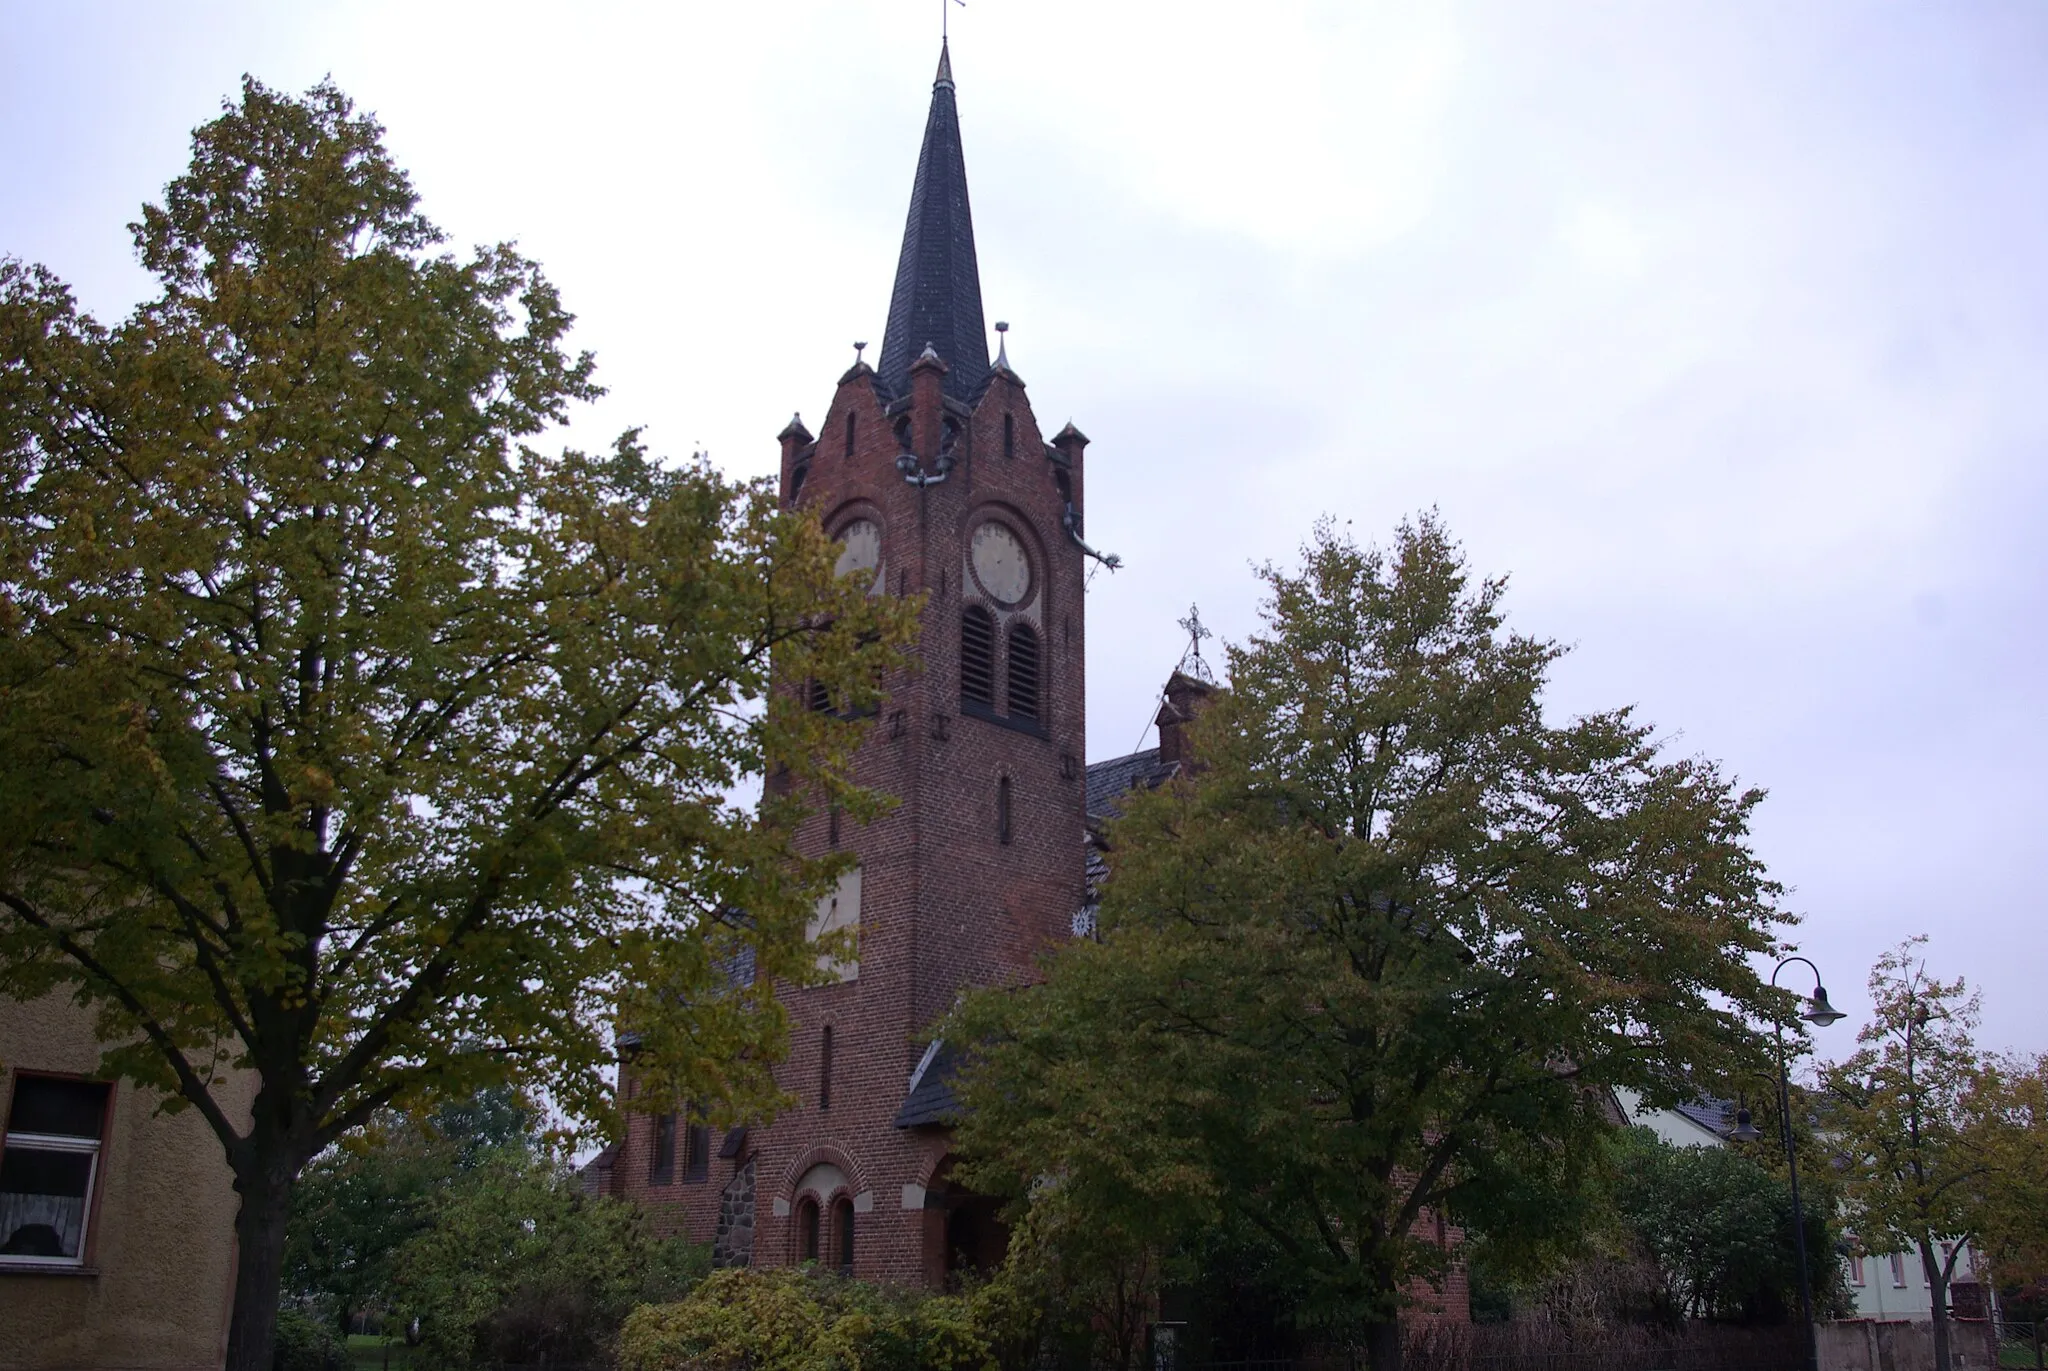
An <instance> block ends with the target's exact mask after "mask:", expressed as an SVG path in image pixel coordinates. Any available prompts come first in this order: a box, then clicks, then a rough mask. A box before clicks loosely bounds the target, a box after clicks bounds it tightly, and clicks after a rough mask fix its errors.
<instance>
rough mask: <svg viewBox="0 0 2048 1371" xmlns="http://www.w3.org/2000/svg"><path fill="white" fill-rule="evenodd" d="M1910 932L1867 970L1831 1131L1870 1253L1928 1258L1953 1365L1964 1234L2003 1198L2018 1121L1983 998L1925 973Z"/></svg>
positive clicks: (1832, 1102)
mask: <svg viewBox="0 0 2048 1371" xmlns="http://www.w3.org/2000/svg"><path fill="white" fill-rule="evenodd" d="M1926 941H1927V940H1926V938H1925V937H1917V938H1909V939H1907V940H1906V941H1905V942H1903V943H1901V944H1900V945H1899V946H1898V947H1896V948H1894V949H1892V950H1891V951H1890V952H1887V953H1886V954H1885V955H1884V956H1882V957H1880V958H1879V959H1878V961H1877V965H1876V966H1874V967H1873V968H1871V972H1870V998H1871V1002H1872V1005H1873V1016H1872V1018H1871V1021H1870V1022H1869V1023H1868V1024H1866V1025H1864V1027H1863V1030H1862V1031H1861V1032H1860V1033H1858V1034H1857V1035H1856V1040H1857V1042H1859V1043H1861V1044H1862V1046H1861V1047H1860V1048H1859V1049H1858V1050H1857V1051H1856V1052H1855V1053H1854V1054H1853V1055H1851V1056H1850V1057H1849V1058H1847V1059H1846V1060H1844V1061H1842V1062H1839V1063H1836V1064H1834V1065H1832V1066H1829V1067H1828V1068H1826V1070H1825V1072H1824V1073H1823V1077H1822V1080H1823V1083H1824V1086H1825V1089H1826V1094H1827V1098H1826V1115H1825V1122H1826V1132H1827V1135H1828V1137H1829V1140H1830V1141H1831V1142H1832V1143H1833V1144H1834V1146H1835V1147H1836V1149H1837V1150H1838V1152H1839V1154H1840V1162H1839V1173H1840V1178H1841V1188H1842V1198H1843V1201H1844V1204H1845V1207H1846V1214H1847V1218H1848V1221H1849V1224H1850V1226H1851V1227H1852V1228H1853V1229H1854V1230H1855V1233H1856V1235H1857V1238H1858V1239H1859V1241H1860V1242H1861V1243H1862V1245H1863V1248H1864V1250H1866V1251H1870V1252H1898V1251H1906V1252H1911V1253H1913V1254H1915V1255H1916V1256H1917V1257H1918V1258H1919V1259H1920V1267H1921V1271H1922V1272H1923V1273H1924V1275H1925V1277H1926V1280H1927V1288H1928V1290H1929V1292H1930V1294H1931V1295H1932V1299H1933V1310H1934V1312H1933V1324H1934V1352H1935V1362H1936V1365H1937V1367H1938V1371H1948V1368H1949V1366H1950V1355H1949V1320H1948V1292H1949V1284H1950V1282H1951V1281H1952V1280H1953V1279H1954V1277H1955V1274H1956V1262H1957V1261H1958V1260H1959V1259H1960V1257H1961V1255H1962V1252H1963V1250H1964V1246H1963V1245H1964V1244H1965V1243H1972V1242H1975V1241H1976V1240H1977V1238H1978V1237H1979V1235H1980V1234H1982V1233H1983V1232H1984V1230H1985V1228H1986V1226H1987V1221H1989V1220H1992V1219H1993V1216H1994V1214H1995V1213H1996V1210H1997V1208H1998V1205H1999V1203H2000V1188H2001V1182H2002V1180H2003V1169H2004V1167H2005V1166H2006V1165H2007V1164H2008V1162H2009V1160H2010V1159H2011V1158H2012V1157H2013V1156H2014V1155H2015V1154H2014V1150H2013V1148H2012V1147H2011V1145H2010V1142H2009V1135H2010V1129H2011V1128H2012V1126H2013V1125H2014V1124H2015V1123H2024V1122H2025V1121H2026V1119H2025V1117H2020V1118H2016V1117H2014V1115H2013V1114H2012V1113H2009V1112H2007V1110H2006V1109H2004V1108H2002V1106H2003V1105H2004V1104H2005V1101H2003V1100H2002V1099H2001V1091H2000V1087H1999V1083H1998V1080H1997V1079H1996V1078H1995V1077H1990V1076H1987V1074H1986V1070H1985V1066H1986V1064H1985V1062H1984V1060H1983V1058H1982V1057H1981V1056H1980V1054H1979V1053H1978V1051H1977V1046H1976V1042H1975V1040H1974V1038H1973V1035H1972V1030H1973V1029H1974V1028H1975V1027H1976V1022H1977V1011H1978V1003H1979V1001H1978V997H1977V996H1976V995H1974V994H1970V993H1968V992H1967V988H1966V987H1965V986H1964V984H1963V982H1962V981H1961V980H1953V981H1943V980H1939V979H1936V978H1935V977H1932V976H1929V975H1928V974H1927V966H1926V963H1925V961H1924V960H1923V959H1922V957H1921V955H1920V951H1919V948H1920V946H1921V945H1922V944H1924V943H1925V942H1926Z"/></svg>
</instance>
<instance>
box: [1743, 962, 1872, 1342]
mask: <svg viewBox="0 0 2048 1371" xmlns="http://www.w3.org/2000/svg"><path fill="white" fill-rule="evenodd" d="M1794 962H1804V963H1805V964H1806V969H1807V970H1809V971H1811V972H1812V973H1813V995H1812V997H1811V998H1810V999H1808V1000H1807V1002H1806V1008H1805V1009H1804V1010H1803V1011H1801V1013H1800V1015H1799V1017H1800V1018H1802V1019H1804V1020H1806V1021H1807V1022H1808V1023H1810V1024H1812V1025H1813V1026H1814V1027H1816V1028H1826V1027H1827V1026H1828V1025H1829V1024H1831V1023H1834V1022H1835V1021H1836V1020H1838V1019H1841V1018H1843V1017H1845V1016H1844V1015H1843V1013H1842V1011H1841V1010H1839V1009H1837V1008H1835V1007H1834V1006H1833V1005H1831V1004H1829V1003H1828V990H1827V987H1826V986H1824V985H1822V984H1821V983H1820V968H1819V967H1817V966H1815V965H1814V964H1813V963H1812V962H1810V961H1807V960H1806V958H1804V957H1787V958H1785V960H1783V961H1781V962H1779V963H1778V965H1777V968H1776V970H1773V971H1772V972H1771V986H1772V988H1773V989H1776V988H1777V984H1778V972H1780V971H1783V970H1784V969H1785V968H1786V967H1788V966H1790V965H1792V963H1794ZM1771 1029H1772V1031H1773V1032H1775V1033H1776V1034H1777V1037H1778V1131H1779V1132H1780V1134H1782V1135H1783V1137H1784V1140H1785V1167H1786V1171H1787V1172H1788V1174H1789V1175H1790V1176H1791V1178H1792V1247H1793V1250H1794V1251H1795V1252H1797V1253H1798V1255H1799V1321H1800V1323H1801V1324H1803V1325H1804V1326H1805V1330H1806V1371H1820V1345H1819V1343H1818V1342H1817V1341H1816V1338H1815V1333H1814V1327H1813V1283H1812V1281H1810V1280H1809V1279H1808V1278H1807V1274H1806V1213H1805V1211H1804V1210H1802V1209H1801V1208H1800V1206H1799V1153H1798V1149H1797V1148H1795V1147H1794V1146H1793V1145H1792V1082H1791V1074H1790V1069H1789V1068H1788V1066H1787V1065H1786V1061H1785V1025H1784V1022H1783V1021H1782V1020H1780V1019H1779V1018H1778V1017H1777V1016H1776V1015H1772V1017H1771ZM1743 1113H1745V1114H1746V1113H1748V1111H1747V1110H1744V1111H1743ZM1745 1128H1746V1129H1747V1136H1746V1137H1745V1133H1744V1130H1745ZM1734 1136H1735V1137H1738V1138H1744V1140H1745V1141H1746V1140H1747V1139H1748V1138H1756V1137H1760V1136H1762V1135H1761V1134H1759V1133H1758V1132H1757V1130H1756V1127H1755V1125H1753V1124H1751V1123H1750V1122H1749V1121H1748V1120H1747V1119H1745V1118H1741V1117H1738V1118H1737V1121H1736V1128H1735V1133H1734Z"/></svg>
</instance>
